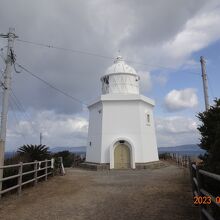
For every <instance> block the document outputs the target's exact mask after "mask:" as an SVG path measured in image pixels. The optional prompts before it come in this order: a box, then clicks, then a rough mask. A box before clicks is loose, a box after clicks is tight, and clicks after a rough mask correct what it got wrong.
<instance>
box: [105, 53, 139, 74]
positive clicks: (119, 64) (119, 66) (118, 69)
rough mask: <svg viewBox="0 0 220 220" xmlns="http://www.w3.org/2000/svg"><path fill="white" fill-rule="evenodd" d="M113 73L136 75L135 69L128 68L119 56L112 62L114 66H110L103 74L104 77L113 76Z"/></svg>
mask: <svg viewBox="0 0 220 220" xmlns="http://www.w3.org/2000/svg"><path fill="white" fill-rule="evenodd" d="M115 73H130V74H135V75H137V73H136V71H135V69H134V68H133V67H131V66H129V65H128V64H127V63H125V61H124V60H123V58H122V57H121V56H117V57H116V59H115V60H114V64H113V65H111V66H110V67H109V68H108V69H107V70H106V72H105V75H109V74H115Z"/></svg>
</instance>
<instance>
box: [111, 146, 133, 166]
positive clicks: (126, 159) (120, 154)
mask: <svg viewBox="0 0 220 220" xmlns="http://www.w3.org/2000/svg"><path fill="white" fill-rule="evenodd" d="M116 145H117V146H116V147H115V150H114V168H115V169H128V168H131V155H130V149H129V147H128V146H127V145H126V144H124V143H117V144H116Z"/></svg>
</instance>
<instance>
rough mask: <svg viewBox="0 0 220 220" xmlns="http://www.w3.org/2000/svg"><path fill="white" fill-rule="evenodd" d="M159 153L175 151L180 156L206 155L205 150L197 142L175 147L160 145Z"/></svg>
mask: <svg viewBox="0 0 220 220" xmlns="http://www.w3.org/2000/svg"><path fill="white" fill-rule="evenodd" d="M158 153H159V154H163V153H174V154H178V155H180V156H193V157H198V156H199V155H204V154H205V150H203V149H201V148H200V147H199V146H198V145H197V144H188V145H180V146H174V147H159V148H158Z"/></svg>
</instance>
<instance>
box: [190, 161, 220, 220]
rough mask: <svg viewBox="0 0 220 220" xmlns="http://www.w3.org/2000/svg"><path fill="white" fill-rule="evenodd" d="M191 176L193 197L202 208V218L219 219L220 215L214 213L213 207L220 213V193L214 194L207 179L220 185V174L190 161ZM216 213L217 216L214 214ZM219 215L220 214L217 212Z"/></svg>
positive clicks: (203, 219)
mask: <svg viewBox="0 0 220 220" xmlns="http://www.w3.org/2000/svg"><path fill="white" fill-rule="evenodd" d="M190 174H191V175H190V176H191V182H192V191H193V199H194V203H195V199H197V200H198V201H197V204H198V205H199V209H200V219H201V220H207V219H208V220H217V219H219V218H220V216H216V214H215V213H213V208H215V209H216V211H217V212H218V213H220V195H217V196H215V195H213V193H211V192H210V191H213V190H212V189H211V188H210V187H207V186H205V184H204V182H205V180H206V179H209V181H210V180H211V181H212V182H216V183H217V184H218V185H220V175H217V174H214V173H210V172H207V171H205V170H202V169H201V168H200V167H199V166H196V164H195V163H191V162H190ZM214 215H215V216H214ZM217 215H219V214H217Z"/></svg>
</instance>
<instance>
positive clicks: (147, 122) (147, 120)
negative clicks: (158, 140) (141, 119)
mask: <svg viewBox="0 0 220 220" xmlns="http://www.w3.org/2000/svg"><path fill="white" fill-rule="evenodd" d="M145 121H146V125H150V121H151V118H150V114H149V113H145Z"/></svg>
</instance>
